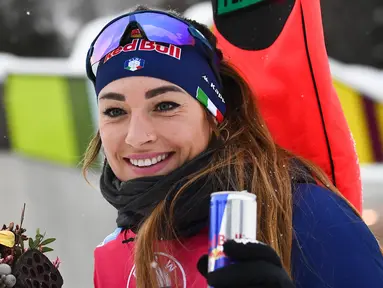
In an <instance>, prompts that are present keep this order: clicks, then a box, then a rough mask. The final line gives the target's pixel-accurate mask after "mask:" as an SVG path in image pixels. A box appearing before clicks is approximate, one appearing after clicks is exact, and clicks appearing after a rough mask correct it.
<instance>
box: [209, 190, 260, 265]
mask: <svg viewBox="0 0 383 288" xmlns="http://www.w3.org/2000/svg"><path fill="white" fill-rule="evenodd" d="M256 235H257V202H256V196H255V195H254V194H251V193H248V192H247V191H226V192H216V193H213V194H211V199H210V225H209V263H208V272H212V271H214V270H216V269H219V268H222V267H225V266H227V265H230V262H231V260H230V259H229V258H228V257H227V256H226V255H225V254H224V252H223V244H224V243H225V242H226V241H227V240H236V241H237V242H244V243H245V242H255V241H256Z"/></svg>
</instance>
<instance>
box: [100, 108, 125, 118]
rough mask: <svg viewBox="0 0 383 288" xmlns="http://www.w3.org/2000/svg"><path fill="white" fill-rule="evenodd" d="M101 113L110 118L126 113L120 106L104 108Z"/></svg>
mask: <svg viewBox="0 0 383 288" xmlns="http://www.w3.org/2000/svg"><path fill="white" fill-rule="evenodd" d="M103 113H104V115H106V116H108V117H110V118H116V117H118V116H122V115H125V114H126V112H125V111H124V110H122V109H120V108H109V109H106V110H105V111H104V112H103Z"/></svg>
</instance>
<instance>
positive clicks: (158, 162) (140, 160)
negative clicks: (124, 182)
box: [124, 152, 174, 176]
mask: <svg viewBox="0 0 383 288" xmlns="http://www.w3.org/2000/svg"><path fill="white" fill-rule="evenodd" d="M173 154H174V152H167V153H161V154H158V153H157V154H146V155H142V156H141V155H135V156H132V157H130V158H124V160H125V162H127V163H128V164H129V166H130V167H131V169H132V170H133V172H134V173H135V174H139V175H142V176H150V175H154V174H156V173H158V172H160V171H161V170H162V169H163V168H164V167H165V166H166V165H167V164H168V163H169V160H170V158H171V157H172V156H173Z"/></svg>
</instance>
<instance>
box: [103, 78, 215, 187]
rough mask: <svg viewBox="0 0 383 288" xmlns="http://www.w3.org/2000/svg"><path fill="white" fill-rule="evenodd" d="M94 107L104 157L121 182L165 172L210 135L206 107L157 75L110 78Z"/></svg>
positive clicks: (201, 146)
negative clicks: (97, 111) (96, 113)
mask: <svg viewBox="0 0 383 288" xmlns="http://www.w3.org/2000/svg"><path fill="white" fill-rule="evenodd" d="M99 111H100V112H99V114H100V117H99V128H100V136H101V141H102V143H103V147H104V151H105V156H106V157H107V159H108V163H109V165H110V166H111V168H112V170H113V171H114V173H115V175H116V176H117V178H118V179H120V180H121V181H128V180H132V179H134V178H137V177H142V176H154V175H166V174H168V173H169V172H171V171H173V170H175V169H176V168H178V167H180V166H181V165H182V164H183V163H185V162H186V161H189V160H191V159H193V158H194V157H195V156H197V155H198V154H200V153H201V152H202V151H203V150H204V149H205V147H206V146H207V145H208V143H209V140H210V138H211V134H212V133H211V132H212V128H211V126H210V125H209V122H208V121H207V117H208V116H207V114H206V110H205V109H204V108H203V107H202V106H201V105H200V104H199V103H198V102H197V101H195V99H193V97H191V96H190V95H189V94H188V93H187V92H186V91H185V90H184V89H182V88H181V87H179V86H176V85H174V84H172V83H169V82H167V81H164V80H161V79H157V78H151V77H126V78H122V79H118V80H116V81H113V82H111V83H110V84H108V85H107V86H105V87H104V88H103V89H102V90H101V92H100V94H99ZM209 117H211V116H209ZM195 139H198V141H195Z"/></svg>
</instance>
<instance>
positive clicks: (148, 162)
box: [129, 153, 170, 167]
mask: <svg viewBox="0 0 383 288" xmlns="http://www.w3.org/2000/svg"><path fill="white" fill-rule="evenodd" d="M169 155H170V153H164V154H161V155H158V156H157V157H152V158H146V159H129V161H130V163H131V164H132V165H134V166H136V167H150V166H153V165H155V164H157V163H159V162H161V161H164V160H165V159H166V158H167V157H168V156H169Z"/></svg>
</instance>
